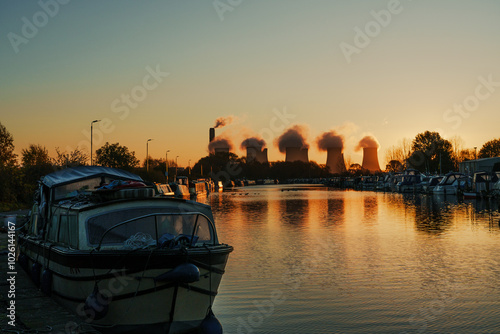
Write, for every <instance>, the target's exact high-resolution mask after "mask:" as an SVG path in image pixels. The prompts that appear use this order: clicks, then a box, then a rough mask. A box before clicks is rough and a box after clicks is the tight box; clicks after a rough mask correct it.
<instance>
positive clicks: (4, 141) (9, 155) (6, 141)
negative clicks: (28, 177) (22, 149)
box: [0, 123, 17, 167]
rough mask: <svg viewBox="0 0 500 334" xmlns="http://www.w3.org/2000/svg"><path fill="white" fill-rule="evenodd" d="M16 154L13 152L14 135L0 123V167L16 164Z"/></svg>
mask: <svg viewBox="0 0 500 334" xmlns="http://www.w3.org/2000/svg"><path fill="white" fill-rule="evenodd" d="M16 157H17V155H16V154H15V153H14V137H12V135H11V134H10V132H9V131H7V129H6V128H5V126H3V125H2V123H0V167H6V166H14V165H16Z"/></svg>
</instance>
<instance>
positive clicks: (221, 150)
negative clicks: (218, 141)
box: [214, 147, 229, 153]
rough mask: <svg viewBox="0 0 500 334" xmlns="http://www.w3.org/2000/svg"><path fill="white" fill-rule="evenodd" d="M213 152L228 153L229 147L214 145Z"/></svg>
mask: <svg viewBox="0 0 500 334" xmlns="http://www.w3.org/2000/svg"><path fill="white" fill-rule="evenodd" d="M214 153H229V147H216V148H214Z"/></svg>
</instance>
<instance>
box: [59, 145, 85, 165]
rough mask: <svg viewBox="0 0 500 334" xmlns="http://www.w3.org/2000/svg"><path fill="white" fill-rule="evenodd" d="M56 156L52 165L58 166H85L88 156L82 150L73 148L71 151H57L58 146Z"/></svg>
mask: <svg viewBox="0 0 500 334" xmlns="http://www.w3.org/2000/svg"><path fill="white" fill-rule="evenodd" d="M56 153H57V158H55V159H53V162H54V165H56V166H59V167H75V166H85V165H86V164H87V159H88V156H87V154H86V153H84V152H83V151H80V150H79V149H78V147H77V148H75V149H74V150H73V151H72V152H69V153H66V151H64V152H61V151H59V147H56Z"/></svg>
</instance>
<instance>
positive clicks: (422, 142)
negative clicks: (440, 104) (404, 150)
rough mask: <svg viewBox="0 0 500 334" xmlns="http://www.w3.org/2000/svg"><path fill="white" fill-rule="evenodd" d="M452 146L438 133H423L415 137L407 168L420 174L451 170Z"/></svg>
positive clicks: (452, 163)
mask: <svg viewBox="0 0 500 334" xmlns="http://www.w3.org/2000/svg"><path fill="white" fill-rule="evenodd" d="M452 156H453V151H452V144H451V143H450V142H449V141H448V140H446V139H444V138H442V137H441V135H440V134H439V133H438V132H430V131H425V132H424V133H419V134H417V135H416V136H415V139H413V143H412V154H411V156H410V158H409V159H408V162H409V166H407V167H412V168H415V169H417V170H419V171H420V172H428V173H429V172H440V171H442V172H443V173H444V172H448V171H450V170H453V167H454V161H453V158H452Z"/></svg>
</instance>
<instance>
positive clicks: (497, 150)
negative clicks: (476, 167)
mask: <svg viewBox="0 0 500 334" xmlns="http://www.w3.org/2000/svg"><path fill="white" fill-rule="evenodd" d="M493 157H500V138H499V139H493V140H490V141H488V142H486V143H484V145H483V147H481V149H480V150H479V158H493Z"/></svg>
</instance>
